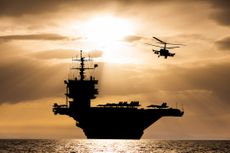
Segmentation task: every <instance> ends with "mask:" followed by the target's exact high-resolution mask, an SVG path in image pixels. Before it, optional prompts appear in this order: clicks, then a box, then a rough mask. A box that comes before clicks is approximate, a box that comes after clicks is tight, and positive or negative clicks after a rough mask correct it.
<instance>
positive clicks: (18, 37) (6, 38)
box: [0, 33, 71, 42]
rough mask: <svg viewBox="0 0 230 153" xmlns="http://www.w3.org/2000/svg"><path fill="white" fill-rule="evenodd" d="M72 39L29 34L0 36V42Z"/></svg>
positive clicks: (60, 36) (54, 35)
mask: <svg viewBox="0 0 230 153" xmlns="http://www.w3.org/2000/svg"><path fill="white" fill-rule="evenodd" d="M68 39H71V38H69V37H66V36H62V35H58V34H50V33H48V34H28V35H5V36H0V42H1V41H2V42H5V41H11V40H68Z"/></svg>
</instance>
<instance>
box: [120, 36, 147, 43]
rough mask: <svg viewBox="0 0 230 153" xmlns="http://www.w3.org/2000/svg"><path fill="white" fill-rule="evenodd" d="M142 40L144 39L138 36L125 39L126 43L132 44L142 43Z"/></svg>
mask: <svg viewBox="0 0 230 153" xmlns="http://www.w3.org/2000/svg"><path fill="white" fill-rule="evenodd" d="M141 39H144V37H141V36H137V35H130V36H127V37H125V38H124V41H127V42H130V43H132V42H135V41H140V40H141Z"/></svg>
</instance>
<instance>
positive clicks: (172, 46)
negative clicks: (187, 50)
mask: <svg viewBox="0 0 230 153" xmlns="http://www.w3.org/2000/svg"><path fill="white" fill-rule="evenodd" d="M166 48H167V49H174V48H180V46H172V47H166Z"/></svg>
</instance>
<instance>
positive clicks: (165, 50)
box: [146, 37, 183, 59]
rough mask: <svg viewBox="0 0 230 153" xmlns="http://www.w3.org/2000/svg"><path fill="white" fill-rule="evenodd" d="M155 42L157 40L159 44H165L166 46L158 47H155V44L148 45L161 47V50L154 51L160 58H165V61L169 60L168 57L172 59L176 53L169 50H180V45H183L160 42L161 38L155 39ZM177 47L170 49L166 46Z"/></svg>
mask: <svg viewBox="0 0 230 153" xmlns="http://www.w3.org/2000/svg"><path fill="white" fill-rule="evenodd" d="M153 38H154V39H155V40H157V41H158V42H159V43H161V44H163V45H164V46H163V47H162V46H158V45H153V44H149V43H146V44H147V45H151V46H155V47H159V48H160V50H154V49H153V52H154V53H155V54H158V57H160V56H164V57H165V59H167V57H168V56H170V57H173V56H174V55H175V54H176V53H172V52H170V51H169V50H168V49H174V48H180V45H183V44H172V43H167V42H165V41H162V40H160V39H159V38H157V37H153ZM167 44H168V45H176V46H170V47H167V46H166V45H167Z"/></svg>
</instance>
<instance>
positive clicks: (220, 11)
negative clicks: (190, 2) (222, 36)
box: [209, 0, 230, 26]
mask: <svg viewBox="0 0 230 153" xmlns="http://www.w3.org/2000/svg"><path fill="white" fill-rule="evenodd" d="M209 2H210V3H211V4H212V7H213V8H215V9H217V11H216V12H215V13H214V14H212V17H213V18H214V19H215V20H216V21H217V22H218V23H219V24H222V25H227V26H228V25H230V20H229V16H230V9H229V6H230V1H220V0H209Z"/></svg>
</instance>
